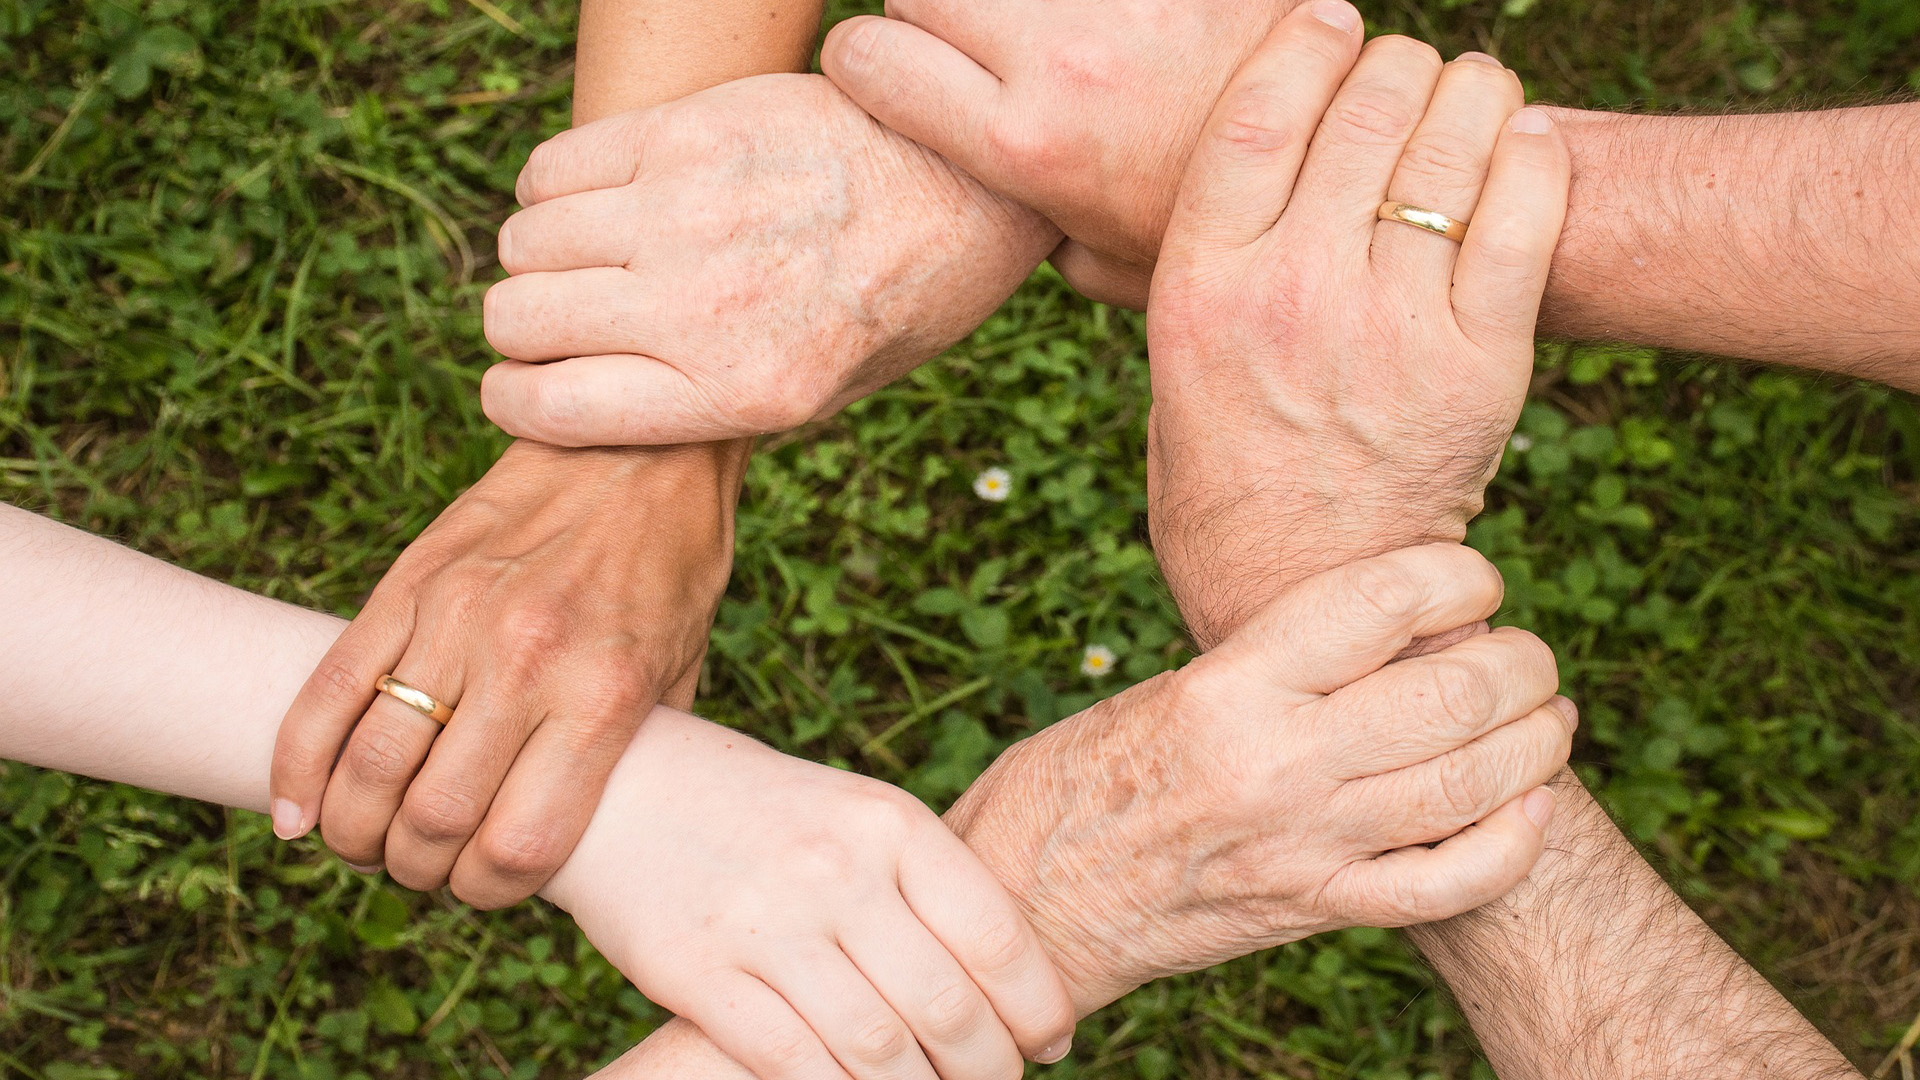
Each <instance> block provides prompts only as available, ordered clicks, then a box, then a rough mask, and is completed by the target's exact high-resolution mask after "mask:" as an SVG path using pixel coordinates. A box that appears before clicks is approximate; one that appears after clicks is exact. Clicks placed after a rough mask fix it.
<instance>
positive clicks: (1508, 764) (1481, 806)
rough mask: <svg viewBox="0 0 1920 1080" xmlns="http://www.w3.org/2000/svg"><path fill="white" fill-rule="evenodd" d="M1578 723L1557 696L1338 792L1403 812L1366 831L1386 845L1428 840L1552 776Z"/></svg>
mask: <svg viewBox="0 0 1920 1080" xmlns="http://www.w3.org/2000/svg"><path fill="white" fill-rule="evenodd" d="M1577 726H1578V720H1577V714H1576V713H1575V711H1574V709H1573V705H1572V703H1571V702H1568V701H1566V699H1564V698H1556V699H1554V700H1553V701H1552V702H1550V703H1548V704H1546V705H1543V706H1541V707H1540V708H1538V709H1535V710H1533V711H1532V712H1529V713H1527V714H1526V715H1525V716H1522V717H1521V718H1520V719H1518V720H1515V721H1513V722H1512V723H1509V724H1504V725H1501V726H1499V727H1496V728H1494V729H1493V730H1492V731H1489V732H1487V733H1486V734H1485V735H1482V736H1481V737H1480V738H1478V739H1475V740H1474V741H1472V742H1470V743H1468V744H1467V745H1465V746H1463V747H1461V748H1460V749H1458V750H1455V751H1453V752H1452V753H1448V754H1443V755H1441V756H1440V757H1437V758H1434V759H1433V760H1431V761H1426V762H1422V763H1421V764H1419V765H1413V766H1409V767H1407V768H1405V769H1400V770H1397V771H1395V772H1390V773H1383V774H1381V775H1379V776H1373V777H1368V778H1366V779H1364V780H1358V781H1355V782H1353V783H1352V784H1350V785H1348V786H1347V787H1346V788H1343V789H1342V794H1343V797H1345V796H1349V795H1350V797H1351V798H1352V799H1353V800H1354V802H1355V804H1356V805H1357V806H1361V807H1390V808H1394V809H1393V810H1392V811H1391V812H1394V813H1397V814H1399V815H1400V816H1401V817H1402V820H1400V821H1398V822H1395V823H1393V824H1391V825H1390V826H1389V827H1388V828H1386V830H1385V831H1384V832H1379V831H1376V832H1373V833H1371V834H1370V835H1372V836H1374V837H1376V838H1378V842H1379V843H1380V844H1381V845H1382V846H1383V847H1408V846H1411V845H1414V844H1431V843H1434V842H1436V841H1440V840H1444V839H1446V838H1447V837H1449V836H1452V835H1453V834H1454V833H1457V832H1459V831H1460V830H1461V829H1464V828H1466V827H1467V826H1468V825H1471V824H1473V823H1474V822H1476V821H1479V820H1481V819H1482V818H1485V817H1486V816H1487V815H1489V814H1491V813H1493V811H1494V810H1496V809H1498V808H1499V807H1501V806H1505V805H1506V804H1507V803H1509V802H1511V801H1512V800H1514V799H1516V798H1518V797H1519V796H1521V795H1522V794H1524V793H1526V792H1527V791H1529V790H1531V789H1533V788H1535V787H1537V786H1539V785H1541V784H1544V783H1546V782H1547V781H1548V780H1551V779H1552V778H1553V775H1554V774H1555V773H1557V772H1559V771H1560V770H1561V769H1562V768H1564V767H1565V766H1566V764H1567V755H1568V754H1570V753H1572V751H1573V733H1574V730H1575V728H1576V727H1577Z"/></svg>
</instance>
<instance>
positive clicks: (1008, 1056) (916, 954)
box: [840, 912, 1021, 1080]
mask: <svg viewBox="0 0 1920 1080" xmlns="http://www.w3.org/2000/svg"><path fill="white" fill-rule="evenodd" d="M840 945H841V947H842V948H843V949H845V950H846V953H847V956H848V957H849V958H851V959H852V960H853V963H854V966H855V967H857V968H859V969H860V974H861V975H863V976H865V977H866V979H867V981H868V982H870V983H872V984H873V988H874V989H875V990H877V991H879V992H880V996H881V997H883V998H885V999H886V1000H887V1003H888V1004H889V1005H891V1006H892V1007H893V1010H894V1012H896V1013H898V1014H899V1016H900V1018H901V1019H902V1020H905V1021H906V1024H907V1027H908V1028H910V1029H911V1030H912V1031H913V1035H914V1038H916V1039H917V1040H919V1043H920V1047H921V1049H922V1050H924V1051H925V1052H926V1056H927V1059H928V1060H929V1061H931V1062H932V1063H933V1067H934V1069H935V1070H937V1071H938V1072H939V1074H940V1080H1006V1078H1007V1077H1009V1076H1018V1075H1020V1069H1021V1062H1020V1058H1021V1054H1020V1047H1019V1046H1018V1045H1017V1044H1016V1043H1015V1042H1014V1040H1013V1036H1012V1035H1011V1034H1010V1033H1009V1032H1008V1030H1007V1026H1006V1025H1005V1024H1004V1023H1002V1022H1001V1020H1000V1018H999V1017H998V1016H997V1015H995V1014H994V1010H993V1005H992V1004H991V1003H990V1002H988V1001H987V996H986V995H985V994H983V993H981V991H980V988H979V987H978V986H976V985H974V982H973V980H972V979H971V978H970V977H968V975H967V973H966V972H965V971H964V970H962V969H961V967H960V963H959V961H957V960H955V959H954V958H953V954H951V953H949V952H948V951H947V949H946V947H945V946H944V945H941V944H940V942H939V940H938V939H937V938H935V937H934V936H933V935H932V934H930V933H928V931H927V928H926V927H925V926H923V925H921V924H920V923H919V922H918V921H916V920H915V919H914V918H913V917H911V916H910V915H909V914H908V913H906V912H900V913H899V914H898V916H897V917H895V918H891V919H889V918H886V917H884V916H882V917H879V918H870V919H863V920H861V921H860V922H858V923H857V924H855V925H852V926H850V927H848V929H847V930H846V931H844V932H843V933H842V935H841V940H840Z"/></svg>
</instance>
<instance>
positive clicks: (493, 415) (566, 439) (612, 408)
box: [480, 354, 780, 446]
mask: <svg viewBox="0 0 1920 1080" xmlns="http://www.w3.org/2000/svg"><path fill="white" fill-rule="evenodd" d="M480 407H481V409H482V410H483V411H485V413H486V414H487V419H489V420H492V421H493V422H494V423H495V424H497V425H499V426H500V429H501V430H503V431H505V432H506V433H507V434H509V435H512V436H515V437H516V438H521V439H532V440H534V441H536V442H543V443H549V444H551V445H554V446H675V445H679V444H681V443H698V442H711V441H715V440H719V439H729V438H737V437H740V436H744V435H763V434H766V433H767V431H771V430H780V428H778V427H774V428H768V429H767V430H761V427H762V426H763V425H760V424H757V423H755V421H756V420H758V419H761V417H759V415H758V414H757V413H755V412H754V411H753V410H750V409H745V408H742V409H739V410H736V411H729V410H728V409H726V408H724V407H722V406H720V405H718V404H716V403H715V402H714V400H713V399H712V397H711V396H710V395H708V394H706V393H704V392H702V391H701V389H700V385H699V384H698V383H695V382H694V381H693V380H692V379H689V378H688V377H687V376H686V375H685V374H683V373H682V372H681V371H680V369H678V368H676V367H674V366H672V365H670V364H668V363H666V362H664V361H661V360H656V359H654V358H653V357H651V356H635V355H632V354H626V355H620V356H578V357H575V358H573V359H571V360H562V361H560V362H559V363H555V364H522V363H519V362H517V361H512V360H509V361H506V362H505V363H500V364H495V365H494V366H493V367H491V368H489V369H487V374H486V376H485V377H484V378H482V379H481V381H480Z"/></svg>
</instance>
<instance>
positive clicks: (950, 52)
mask: <svg viewBox="0 0 1920 1080" xmlns="http://www.w3.org/2000/svg"><path fill="white" fill-rule="evenodd" d="M820 70H821V71H822V72H823V73H825V75H826V76H827V78H829V79H832V80H833V83H834V85H836V86H838V87H839V88H840V90H841V92H842V93H844V94H846V95H847V96H848V97H849V98H852V99H853V101H854V103H855V104H857V105H859V106H860V107H861V108H863V109H865V110H866V111H867V112H868V113H869V114H871V115H872V116H873V118H874V119H875V120H878V121H880V122H881V123H882V124H885V125H886V126H887V127H890V128H892V129H893V130H894V131H897V132H899V133H900V134H902V135H904V136H906V137H907V138H909V139H912V140H913V141H914V142H917V143H919V144H921V145H922V146H925V147H927V148H929V149H931V150H933V151H934V152H935V153H938V154H940V155H942V156H943V157H945V158H946V159H947V160H948V161H951V162H953V163H954V164H955V165H957V166H959V167H960V169H961V170H962V171H964V172H967V173H969V174H971V175H972V176H973V177H974V178H975V179H977V180H979V181H980V182H981V183H982V184H985V185H986V186H987V187H989V188H991V189H993V190H994V191H996V192H999V193H1000V194H1002V195H1005V196H1007V197H1008V198H1011V199H1013V200H1015V201H1017V202H1023V203H1031V202H1035V201H1039V200H1038V199H1037V198H1036V197H1035V195H1036V193H1035V192H1034V191H1033V190H1032V189H1031V185H1032V183H1033V181H1034V178H1033V177H1031V176H1030V175H1029V174H1028V169H1027V168H1026V167H1025V166H1024V163H1023V162H1021V161H1019V160H1017V158H1016V157H1015V156H1013V155H1009V154H1007V153H1006V152H1005V147H1007V146H1008V145H1009V141H1010V133H1011V132H1012V127H1011V125H1012V124H1014V122H1015V121H1016V119H1017V117H1016V116H1015V115H1014V114H1013V113H1012V112H1011V111H1010V110H1009V109H1008V107H1007V92H1006V87H1005V86H1004V85H1003V84H1002V83H1001V82H1000V80H999V78H998V77H996V76H995V75H994V74H993V73H992V72H990V71H988V70H987V69H985V68H983V67H981V66H980V65H979V64H977V63H975V62H974V61H973V60H972V59H971V58H969V57H968V56H967V54H966V53H963V52H961V51H960V50H959V49H956V48H954V47H953V46H952V45H949V44H948V43H947V42H946V41H944V40H942V39H941V38H939V37H936V36H935V35H934V34H931V33H928V32H927V31H926V30H923V29H921V28H920V27H918V26H915V25H912V24H910V23H907V22H902V21H900V20H898V19H882V18H876V17H873V16H859V17H856V18H852V19H848V20H846V21H845V22H842V23H841V24H839V25H838V26H835V27H834V28H833V31H832V32H831V33H829V34H828V35H827V39H826V41H825V43H824V44H822V45H821V49H820Z"/></svg>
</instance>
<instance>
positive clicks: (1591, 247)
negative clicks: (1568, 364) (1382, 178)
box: [1542, 104, 1920, 390]
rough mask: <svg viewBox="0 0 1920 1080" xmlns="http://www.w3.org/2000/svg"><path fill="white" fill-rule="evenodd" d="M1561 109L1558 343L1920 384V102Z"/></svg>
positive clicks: (1547, 315)
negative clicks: (1673, 113) (1754, 112)
mask: <svg viewBox="0 0 1920 1080" xmlns="http://www.w3.org/2000/svg"><path fill="white" fill-rule="evenodd" d="M1554 112H1555V115H1556V118H1557V119H1558V121H1559V122H1560V124H1561V125H1562V128H1563V130H1564V131H1565V132H1566V135H1567V142H1568V143H1569V145H1570V146H1571V148H1572V151H1573V161H1574V186H1573V198H1572V206H1571V208H1570V210H1569V213H1568V218H1567V225H1566V230H1565V232H1564V233H1563V234H1562V237H1561V242H1560V249H1559V251H1558V253H1557V254H1556V256H1555V259H1554V264H1553V277H1552V281H1551V283H1550V285H1549V288H1548V293H1547V303H1546V308H1545V310H1544V313H1543V316H1542V320H1543V321H1542V331H1543V333H1545V334H1547V335H1549V336H1555V337H1565V338H1582V339H1589V338H1591V339H1608V340H1620V341H1632V342H1637V343H1641V344H1647V345H1658V346H1662V347H1665V348H1672V349H1685V350H1691V351H1696V352H1705V353H1713V354H1718V355H1726V356H1738V357H1743V358H1747V359H1753V360H1763V361H1767V362H1770V363H1780V364H1792V365H1796V366H1803V367H1811V368H1817V369H1820V370H1824V371H1830V372H1835V373H1838V374H1843V375H1850V376H1857V377H1861V378H1868V379H1876V380H1879V381H1881V382H1886V383H1890V384H1892V385H1894V386H1899V387H1902V388H1904V389H1908V390H1915V389H1920V244H1915V243H1912V242H1911V241H1910V234H1909V226H1908V225H1907V223H1906V221H1905V219H1904V218H1903V217H1902V214H1903V212H1904V210H1905V208H1906V203H1907V196H1908V194H1909V193H1910V192H1911V191H1912V190H1913V184H1914V180H1913V178H1914V176H1915V175H1916V174H1920V104H1907V105H1885V106H1878V107H1871V108H1856V109H1836V110H1831V111H1826V112H1801V113H1784V114H1778V115H1763V116H1717V117H1705V116H1703V117H1653V116H1627V115H1613V114H1607V113H1595V112H1579V111H1574V110H1554Z"/></svg>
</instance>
